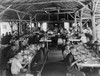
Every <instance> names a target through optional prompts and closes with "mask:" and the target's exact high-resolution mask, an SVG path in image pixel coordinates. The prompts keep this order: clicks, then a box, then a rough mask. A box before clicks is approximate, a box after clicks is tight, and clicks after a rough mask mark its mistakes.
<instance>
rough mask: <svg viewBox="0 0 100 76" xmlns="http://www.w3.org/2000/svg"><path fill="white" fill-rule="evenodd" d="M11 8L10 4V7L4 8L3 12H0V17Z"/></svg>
mask: <svg viewBox="0 0 100 76" xmlns="http://www.w3.org/2000/svg"><path fill="white" fill-rule="evenodd" d="M11 6H12V4H11V5H9V6H8V7H7V8H5V10H4V11H2V12H0V15H2V14H3V13H5V12H6V11H7V10H8V9H9V8H10V7H11Z"/></svg>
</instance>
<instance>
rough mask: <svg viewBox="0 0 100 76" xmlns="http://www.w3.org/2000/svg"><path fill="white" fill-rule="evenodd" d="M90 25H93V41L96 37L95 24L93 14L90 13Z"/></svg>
mask: <svg viewBox="0 0 100 76" xmlns="http://www.w3.org/2000/svg"><path fill="white" fill-rule="evenodd" d="M92 27H93V41H95V40H96V39H97V38H96V26H95V14H94V13H92Z"/></svg>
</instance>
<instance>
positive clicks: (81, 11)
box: [80, 9, 83, 32]
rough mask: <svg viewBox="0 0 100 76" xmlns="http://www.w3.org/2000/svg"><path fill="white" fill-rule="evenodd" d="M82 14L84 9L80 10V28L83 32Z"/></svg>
mask: <svg viewBox="0 0 100 76" xmlns="http://www.w3.org/2000/svg"><path fill="white" fill-rule="evenodd" d="M82 15H83V9H82V10H80V29H81V32H82V30H83V29H82V26H83V25H82Z"/></svg>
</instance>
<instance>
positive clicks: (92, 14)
mask: <svg viewBox="0 0 100 76" xmlns="http://www.w3.org/2000/svg"><path fill="white" fill-rule="evenodd" d="M98 1H99V0H97V3H98ZM97 3H96V6H95V2H93V1H92V12H91V17H92V27H93V42H94V41H95V40H96V39H97V37H96V26H95V24H96V23H95V22H96V21H95V11H96V8H97Z"/></svg>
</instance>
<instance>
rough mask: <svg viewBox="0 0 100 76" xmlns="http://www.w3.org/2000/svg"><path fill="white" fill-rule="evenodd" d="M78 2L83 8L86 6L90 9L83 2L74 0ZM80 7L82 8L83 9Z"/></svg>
mask: <svg viewBox="0 0 100 76" xmlns="http://www.w3.org/2000/svg"><path fill="white" fill-rule="evenodd" d="M76 2H78V3H79V4H81V5H82V6H83V8H87V9H88V10H89V11H92V10H91V9H90V8H88V7H87V5H85V4H84V3H82V2H81V1H76ZM83 8H82V9H83Z"/></svg>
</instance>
